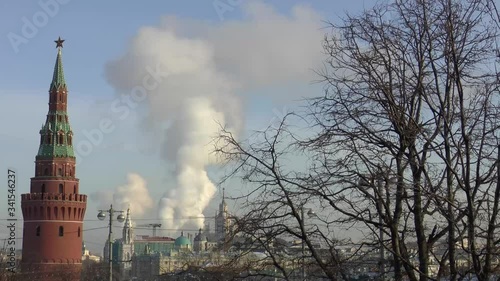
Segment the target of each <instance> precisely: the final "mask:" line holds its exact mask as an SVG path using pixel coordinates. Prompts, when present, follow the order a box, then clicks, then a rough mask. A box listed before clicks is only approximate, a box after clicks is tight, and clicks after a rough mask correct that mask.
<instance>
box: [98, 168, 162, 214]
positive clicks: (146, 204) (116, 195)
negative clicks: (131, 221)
mask: <svg viewBox="0 0 500 281" xmlns="http://www.w3.org/2000/svg"><path fill="white" fill-rule="evenodd" d="M127 179H128V183H126V184H124V185H121V186H118V187H117V188H115V189H114V190H113V191H99V192H96V193H93V194H91V195H90V198H91V199H92V200H94V201H96V202H99V208H100V209H104V210H107V209H109V206H110V204H113V208H114V209H117V210H123V211H125V210H127V208H129V207H130V209H131V211H132V212H133V216H134V217H136V218H137V217H144V216H145V215H146V214H147V213H148V211H150V210H151V208H152V207H153V206H154V205H153V200H152V199H151V197H150V195H149V191H148V188H147V183H146V181H145V180H144V179H143V178H142V177H141V176H140V175H138V174H134V173H131V174H128V175H127Z"/></svg>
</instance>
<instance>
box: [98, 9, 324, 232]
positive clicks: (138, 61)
mask: <svg viewBox="0 0 500 281" xmlns="http://www.w3.org/2000/svg"><path fill="white" fill-rule="evenodd" d="M244 3H246V2H244ZM241 9H243V10H244V11H245V15H246V16H245V18H244V20H241V21H226V22H223V23H220V22H219V23H215V24H214V23H209V22H202V21H196V20H189V19H179V18H175V17H168V18H165V20H164V21H163V22H162V24H161V26H159V27H145V28H142V29H140V30H139V32H138V33H137V35H136V36H135V37H134V38H133V40H132V41H131V44H130V45H129V47H128V49H127V51H126V53H125V54H124V55H123V56H122V57H121V58H119V59H117V60H115V61H113V62H111V63H109V64H108V65H107V69H106V76H107V79H108V81H109V82H110V83H111V85H112V86H113V87H114V88H115V89H116V90H117V91H118V94H121V95H130V93H131V92H132V91H133V89H134V87H136V86H140V85H142V84H143V81H144V79H145V78H146V77H147V76H148V71H147V69H155V68H157V66H159V67H160V68H161V72H162V73H168V77H166V79H163V80H162V81H161V83H159V84H158V85H157V86H156V87H154V88H153V89H148V98H147V99H146V100H145V101H143V102H141V103H139V107H143V108H147V109H148V111H147V112H148V116H146V118H145V120H147V121H146V123H147V124H148V125H144V123H141V126H142V128H141V129H140V130H139V133H140V134H141V135H152V136H162V138H163V136H165V139H164V140H163V139H162V140H160V142H161V145H162V157H163V158H164V159H166V160H167V161H168V162H169V163H174V164H175V165H176V168H175V171H174V172H175V175H174V178H175V188H173V189H171V190H168V191H166V192H165V195H164V197H163V198H162V199H160V201H159V208H158V212H159V217H160V219H163V222H162V224H163V225H164V228H171V229H179V228H183V227H185V228H187V227H190V228H191V227H196V228H198V227H202V226H203V225H202V224H203V220H202V219H198V220H193V219H188V218H189V217H202V212H203V210H204V209H205V208H206V207H207V205H208V204H209V201H210V198H212V197H213V195H214V192H215V187H214V185H213V183H212V182H211V181H210V178H209V176H208V174H207V171H206V168H207V167H208V166H209V165H210V164H212V163H213V159H211V158H210V156H209V155H210V154H209V151H210V146H209V143H210V141H211V137H212V136H213V135H214V134H215V133H216V132H217V130H218V126H217V124H216V122H220V124H221V125H222V126H225V127H226V128H228V129H229V130H232V131H233V133H234V134H235V135H238V133H239V131H240V130H241V128H242V127H243V124H242V123H243V118H242V116H241V115H242V106H241V103H242V102H241V98H240V97H238V96H236V95H235V94H234V93H235V92H238V93H239V94H243V93H249V92H250V93H252V95H254V94H255V93H256V91H255V90H256V89H259V88H262V87H267V86H275V85H284V84H287V83H290V82H292V85H295V84H297V83H299V84H300V83H304V82H305V83H306V84H307V83H309V82H310V81H311V80H313V79H314V78H313V72H312V71H311V70H312V69H317V68H318V67H319V66H320V65H321V59H322V49H321V41H322V40H323V36H324V34H323V33H324V32H323V31H322V30H321V27H322V26H321V17H320V16H319V15H318V14H317V13H316V12H315V11H313V10H312V9H310V8H308V7H305V6H296V7H294V8H293V9H292V11H291V13H290V15H289V16H288V15H282V14H279V13H276V12H275V11H274V10H273V9H272V7H271V6H269V5H266V4H263V3H260V2H258V1H255V2H254V1H252V2H248V4H243V5H242V6H241ZM294 83H295V84H294ZM292 88H293V87H292ZM299 92H300V90H295V89H292V91H289V90H284V91H273V92H272V93H270V95H269V96H266V97H265V98H266V99H274V100H279V99H280V98H286V99H287V100H291V99H294V98H298V97H299V96H303V93H299ZM267 93H269V92H267ZM139 107H137V108H139ZM131 108H132V110H133V108H136V107H131ZM165 126H167V127H168V129H167V130H166V131H165V130H164V129H161V128H164V127H165ZM145 128H147V129H145ZM148 129H149V130H153V131H155V132H156V130H163V131H161V134H157V133H153V134H147V133H145V132H144V130H148ZM139 133H138V134H139ZM162 228H163V227H162Z"/></svg>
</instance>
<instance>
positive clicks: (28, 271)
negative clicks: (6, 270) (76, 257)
mask: <svg viewBox="0 0 500 281" xmlns="http://www.w3.org/2000/svg"><path fill="white" fill-rule="evenodd" d="M81 271H82V264H81V263H78V264H58V263H52V264H49V263H45V264H24V263H22V264H21V272H20V273H18V274H17V275H18V276H19V277H20V278H19V280H23V281H24V280H26V281H31V280H33V281H80V278H81Z"/></svg>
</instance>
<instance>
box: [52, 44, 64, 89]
mask: <svg viewBox="0 0 500 281" xmlns="http://www.w3.org/2000/svg"><path fill="white" fill-rule="evenodd" d="M61 48H62V46H61V47H58V50H57V59H56V65H55V66H54V75H53V76H52V83H50V90H57V89H61V88H66V81H65V80H64V70H63V64H62V52H61Z"/></svg>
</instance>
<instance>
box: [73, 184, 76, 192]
mask: <svg viewBox="0 0 500 281" xmlns="http://www.w3.org/2000/svg"><path fill="white" fill-rule="evenodd" d="M73 193H74V194H76V184H75V186H74V187H73Z"/></svg>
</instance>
